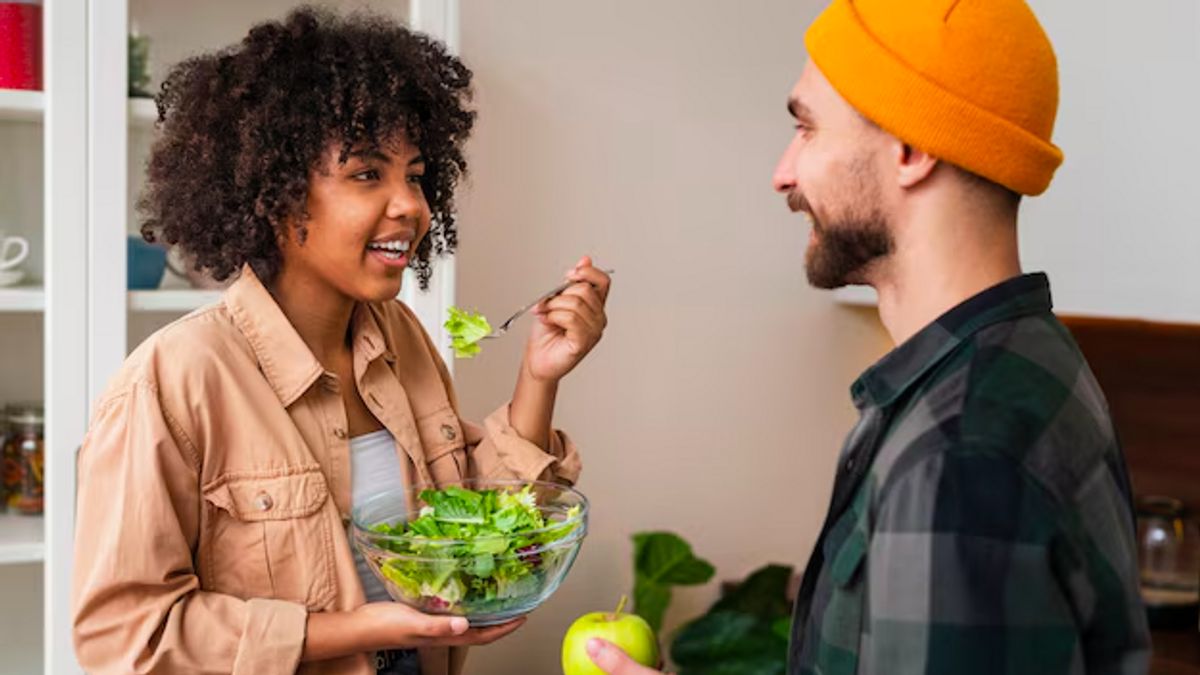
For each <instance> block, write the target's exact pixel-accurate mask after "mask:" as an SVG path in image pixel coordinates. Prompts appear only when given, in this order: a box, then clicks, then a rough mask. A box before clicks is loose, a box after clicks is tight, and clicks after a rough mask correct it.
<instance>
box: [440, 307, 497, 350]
mask: <svg viewBox="0 0 1200 675" xmlns="http://www.w3.org/2000/svg"><path fill="white" fill-rule="evenodd" d="M444 325H445V327H446V332H447V333H449V334H450V340H451V342H450V346H451V347H452V348H453V349H454V355H455V356H456V357H458V358H460V359H469V358H471V357H472V356H475V355H476V354H478V353H479V352H480V351H481V350H480V347H479V341H480V340H482V339H483V338H484V336H486V335H488V334H489V333H491V332H492V326H491V324H489V323H488V320H487V318H486V317H485V316H483V315H482V314H480V313H479V312H470V311H465V310H462V309H459V308H457V307H450V318H448V319H446V323H445V324H444Z"/></svg>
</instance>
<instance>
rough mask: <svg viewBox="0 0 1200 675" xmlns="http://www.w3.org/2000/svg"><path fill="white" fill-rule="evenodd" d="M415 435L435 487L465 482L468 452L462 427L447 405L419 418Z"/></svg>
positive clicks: (452, 410)
mask: <svg viewBox="0 0 1200 675" xmlns="http://www.w3.org/2000/svg"><path fill="white" fill-rule="evenodd" d="M417 433H418V434H420V436H421V444H422V445H423V446H424V449H425V463H426V466H428V467H429V473H430V476H431V477H432V478H433V481H434V482H435V483H437V484H438V485H442V484H444V483H452V482H455V481H460V480H462V479H464V478H467V451H466V442H465V439H464V437H463V428H462V423H461V422H460V421H459V419H458V415H456V414H455V413H454V409H453V408H451V407H450V406H449V405H446V406H445V407H442V408H439V409H438V410H436V411H434V412H432V413H429V414H426V415H422V416H421V418H420V419H418V420H417Z"/></svg>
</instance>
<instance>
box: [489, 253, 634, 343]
mask: <svg viewBox="0 0 1200 675" xmlns="http://www.w3.org/2000/svg"><path fill="white" fill-rule="evenodd" d="M600 271H601V272H604V273H605V274H607V275H609V276H611V275H613V274H614V273H615V272H616V270H606V269H601V270H600ZM578 283H580V282H578V281H567V282H564V283H562V284H559V285H558V286H555V287H554V288H553V289H551V290H549V291H547V292H546V293H543V294H542V295H541V296H540V297H538V299H537V300H534V301H533V302H531V303H529V304H528V305H525V306H524V307H522V308H521V309H518V310H517V311H516V313H514V314H513V315H512V316H510V317H508V318H507V319H505V321H504V323H502V324H500V325H499V326H497V327H496V329H495V330H493V331H492V332H491V333H488V334H487V335H484V336H483V337H481V338H479V340H480V342H482V341H483V340H491V339H493V338H498V337H500V336H502V335H504V334H505V333H507V332H508V329H509V328H512V325H513V323H514V322H515V321H516V320H517V319H519V318H521V317H522V316H524V315H525V313H526V312H528V311H529V310H531V309H533V308H534V307H537V306H538V305H540V304H542V303H543V302H545V301H547V300H549V299H550V298H553V297H556V296H558V295H560V294H562V292H563V291H565V290H567V289H568V288H570V287H572V286H574V285H575V284H578Z"/></svg>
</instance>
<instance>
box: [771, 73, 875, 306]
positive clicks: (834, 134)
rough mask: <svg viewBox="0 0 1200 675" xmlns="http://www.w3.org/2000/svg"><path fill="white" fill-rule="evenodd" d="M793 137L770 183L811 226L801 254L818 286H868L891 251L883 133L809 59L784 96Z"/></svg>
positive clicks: (811, 278) (810, 281)
mask: <svg viewBox="0 0 1200 675" xmlns="http://www.w3.org/2000/svg"><path fill="white" fill-rule="evenodd" d="M788 111H789V112H790V113H791V114H792V116H793V117H794V118H795V120H796V134H795V136H793V137H792V141H791V143H790V144H789V145H788V147H787V150H785V151H784V153H783V156H782V157H780V158H779V165H778V166H776V167H775V175H774V177H773V180H772V182H773V184H774V187H775V190H776V191H777V192H781V193H783V194H784V195H785V196H786V197H787V203H788V207H789V208H791V210H792V211H794V212H795V211H798V212H802V213H804V214H805V215H806V216H807V217H808V218H809V220H810V222H811V223H812V231H811V232H810V233H809V237H808V251H807V252H806V254H805V258H804V263H805V270H806V272H807V274H808V282H809V283H810V284H812V285H813V286H816V287H817V288H839V287H841V286H845V285H847V284H859V283H867V282H869V281H870V275H871V272H872V270H873V269H874V268H875V267H877V265H878V263H879V262H881V261H882V260H883V259H884V258H886V257H887V256H888V255H889V254H890V253H891V252H892V250H893V249H894V248H895V244H894V241H893V237H892V231H891V226H890V223H889V219H888V216H887V209H886V204H885V200H884V195H883V189H882V182H881V174H882V167H883V164H882V160H883V158H884V157H885V156H886V154H885V150H886V148H885V142H886V139H887V138H888V137H887V134H886V133H884V132H883V131H881V130H880V129H878V128H877V127H875V126H874V125H872V124H870V123H869V122H867V121H866V120H865V119H864V118H863V117H862V116H861V115H859V114H858V112H857V111H855V110H854V108H852V107H851V106H850V104H848V103H846V101H845V100H843V99H842V97H841V96H840V95H839V94H838V93H837V91H836V90H835V89H834V88H833V86H832V85H830V84H829V81H828V80H826V79H825V76H824V75H823V74H822V73H821V71H820V70H818V69H817V67H816V66H815V65H813V63H812V62H811V61H810V62H809V63H808V64H807V65H805V67H804V72H803V73H802V74H801V75H800V80H799V81H798V82H796V86H795V87H793V88H792V92H791V96H790V97H789V98H788Z"/></svg>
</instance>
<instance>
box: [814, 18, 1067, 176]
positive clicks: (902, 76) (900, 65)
mask: <svg viewBox="0 0 1200 675" xmlns="http://www.w3.org/2000/svg"><path fill="white" fill-rule="evenodd" d="M805 45H806V46H807V48H808V54H809V57H810V58H811V59H812V60H813V63H815V64H816V66H817V67H818V68H819V69H820V70H821V72H822V73H823V74H824V75H825V77H826V79H828V80H829V82H830V83H831V84H832V85H833V87H834V89H836V90H837V92H838V93H839V94H841V96H842V98H844V99H845V100H846V101H847V102H848V103H849V104H850V105H851V106H853V107H854V108H855V109H856V110H858V111H859V112H860V113H861V114H862V115H863V116H864V117H866V118H867V119H869V120H871V121H872V122H874V123H876V124H878V125H879V126H880V127H881V128H882V129H884V130H885V131H887V132H888V133H890V134H892V135H894V136H896V137H897V138H899V139H901V140H903V141H904V142H905V143H908V144H910V145H912V146H914V147H917V148H920V149H921V150H923V151H925V152H928V153H930V154H931V155H933V156H934V157H937V158H938V159H941V160H944V161H946V162H949V163H951V164H954V165H956V166H959V167H961V168H963V169H966V170H968V171H971V172H972V173H976V174H979V175H980V176H983V177H984V178H987V179H989V180H991V181H994V182H996V183H999V184H1000V185H1003V186H1005V187H1007V188H1009V189H1011V190H1014V191H1016V192H1018V193H1021V194H1025V195H1039V194H1041V193H1043V192H1045V191H1046V188H1047V187H1049V185H1050V181H1051V179H1052V178H1053V177H1054V171H1055V170H1056V169H1057V168H1058V166H1059V165H1060V164H1062V161H1063V153H1062V151H1061V150H1060V149H1059V148H1058V147H1057V146H1055V145H1054V144H1053V143H1049V142H1047V141H1045V140H1043V139H1041V138H1039V137H1037V136H1035V135H1034V134H1032V133H1030V132H1029V131H1026V130H1025V129H1023V128H1021V127H1020V126H1018V125H1016V124H1014V123H1013V122H1011V121H1009V120H1006V119H1004V118H1003V117H1001V116H999V115H996V114H994V113H992V112H990V111H988V110H985V109H983V108H980V107H979V106H976V105H975V104H973V103H971V102H970V101H968V100H966V99H964V98H962V97H960V96H958V95H956V94H954V93H953V92H951V91H948V90H947V89H945V88H944V87H942V86H939V85H938V84H937V83H935V82H933V81H931V80H930V79H928V78H926V77H925V76H923V75H922V74H921V73H919V72H918V71H917V70H915V69H914V68H912V67H910V66H909V65H908V64H906V63H905V62H904V61H903V60H902V59H901V58H900V57H899V56H898V55H896V54H895V53H893V52H892V51H891V50H889V49H888V48H887V47H886V46H885V45H883V44H881V43H880V42H879V41H878V40H877V39H876V38H875V37H874V36H873V35H872V34H871V32H870V30H869V29H868V28H867V27H866V26H865V25H864V24H863V22H862V20H861V18H860V17H859V16H858V14H857V12H856V11H855V9H854V6H853V5H852V4H851V2H850V1H849V0H835V1H834V2H833V4H832V5H831V6H830V7H829V8H828V9H827V10H826V11H825V12H824V13H823V14H822V15H821V16H820V17H818V18H817V20H816V21H815V22H814V23H813V24H812V26H811V27H810V28H809V30H808V33H807V34H806V36H805Z"/></svg>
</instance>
